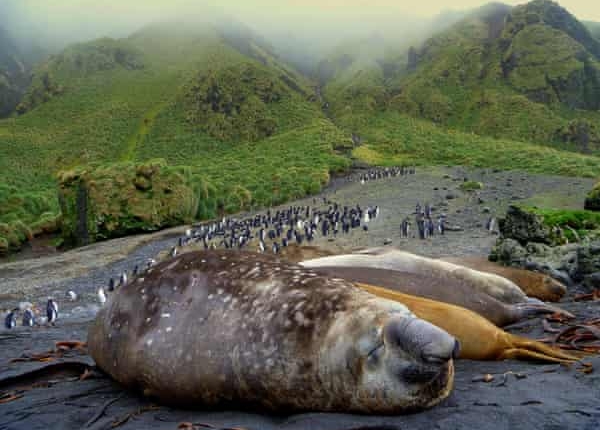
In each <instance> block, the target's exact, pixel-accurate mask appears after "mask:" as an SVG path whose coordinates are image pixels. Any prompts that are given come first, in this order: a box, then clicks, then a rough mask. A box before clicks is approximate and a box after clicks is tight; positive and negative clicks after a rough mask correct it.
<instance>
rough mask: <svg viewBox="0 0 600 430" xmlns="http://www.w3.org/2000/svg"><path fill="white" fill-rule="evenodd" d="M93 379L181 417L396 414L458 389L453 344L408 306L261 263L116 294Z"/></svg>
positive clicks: (151, 280)
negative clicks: (248, 412) (202, 412)
mask: <svg viewBox="0 0 600 430" xmlns="http://www.w3.org/2000/svg"><path fill="white" fill-rule="evenodd" d="M88 346H89V351H90V354H91V355H92V357H93V358H94V360H95V361H96V363H97V364H98V366H99V367H101V368H102V369H103V370H105V371H106V372H107V373H109V374H110V375H111V376H113V377H114V378H115V379H117V380H118V381H120V382H121V383H123V384H124V385H126V386H130V387H132V388H137V389H141V391H143V392H144V393H146V394H147V395H149V396H152V397H156V398H158V399H159V400H161V401H162V402H164V403H170V404H175V405H177V406H192V407H196V406H199V405H203V406H211V405H218V404H224V403H229V404H231V403H235V404H238V405H239V404H242V405H245V406H248V405H256V404H259V405H261V406H263V407H266V408H269V409H274V410H277V411H279V412H281V411H284V410H287V411H302V410H303V411H306V410H312V411H344V412H363V413H402V412H405V411H409V410H415V409H422V408H426V407H430V406H433V405H434V404H436V403H438V402H439V401H440V400H442V399H443V398H445V397H446V396H447V395H448V394H449V392H450V390H451V388H452V382H453V367H452V358H453V357H454V356H456V354H457V352H458V351H457V349H458V348H457V342H456V341H455V339H454V338H453V337H452V336H450V335H449V334H447V333H446V332H444V331H442V330H441V329H439V328H437V327H435V326H433V325H431V324H429V323H426V322H425V321H423V320H420V319H418V318H416V317H415V316H414V315H413V314H412V313H411V312H410V311H409V310H408V309H407V308H406V307H405V306H403V305H401V304H399V303H397V302H394V301H390V300H386V299H382V298H378V297H376V296H374V295H371V294H369V293H367V292H365V291H363V290H362V289H360V288H357V287H356V286H355V285H354V284H352V283H350V282H348V281H344V280H342V279H336V278H331V277H326V276H320V275H318V274H317V273H315V272H313V271H311V270H308V269H303V268H301V267H300V266H297V265H294V264H290V263H286V262H284V261H282V260H278V259H275V258H272V257H270V256H266V255H258V254H249V253H242V252H239V253H238V252H231V251H230V252H228V251H204V252H192V253H187V254H182V255H180V256H177V257H176V258H173V259H171V260H167V261H165V262H163V263H160V264H159V265H157V266H154V267H152V268H151V269H150V270H149V271H148V272H147V273H144V274H140V275H139V277H138V278H136V279H134V280H132V282H131V283H130V284H128V285H127V286H126V287H124V288H122V289H119V290H117V291H116V292H115V293H114V295H113V296H112V297H111V298H110V299H109V300H108V301H107V305H106V306H105V307H104V308H103V309H102V311H101V312H100V313H99V314H98V316H97V318H96V320H95V321H94V323H93V324H92V326H91V328H90V331H89V335H88Z"/></svg>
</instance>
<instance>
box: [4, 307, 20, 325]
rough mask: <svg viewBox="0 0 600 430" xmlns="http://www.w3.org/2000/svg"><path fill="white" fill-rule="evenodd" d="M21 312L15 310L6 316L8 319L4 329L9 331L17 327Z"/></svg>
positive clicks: (5, 320)
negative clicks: (18, 315)
mask: <svg viewBox="0 0 600 430" xmlns="http://www.w3.org/2000/svg"><path fill="white" fill-rule="evenodd" d="M18 311H19V309H18V308H17V309H13V310H12V311H10V312H9V314H8V315H6V318H4V327H5V328H7V329H13V328H15V327H16V326H17V312H18Z"/></svg>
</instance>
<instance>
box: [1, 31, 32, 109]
mask: <svg viewBox="0 0 600 430" xmlns="http://www.w3.org/2000/svg"><path fill="white" fill-rule="evenodd" d="M27 84H28V70H27V66H26V64H25V61H24V59H23V57H22V55H21V53H20V52H19V49H18V48H17V46H16V44H15V42H14V41H13V40H12V38H11V37H10V35H9V34H8V33H7V32H6V31H5V30H4V29H2V27H0V118H2V117H4V116H7V115H8V114H10V113H11V112H12V111H13V110H14V108H15V106H16V105H17V103H18V102H19V100H20V98H21V96H22V95H23V92H24V91H25V88H26V86H27Z"/></svg>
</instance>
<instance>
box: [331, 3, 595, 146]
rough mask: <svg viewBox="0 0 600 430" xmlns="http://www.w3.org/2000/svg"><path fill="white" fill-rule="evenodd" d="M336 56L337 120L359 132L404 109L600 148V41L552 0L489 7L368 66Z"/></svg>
mask: <svg viewBox="0 0 600 430" xmlns="http://www.w3.org/2000/svg"><path fill="white" fill-rule="evenodd" d="M332 59H333V60H332V61H330V62H329V63H325V64H333V65H334V66H335V65H337V69H338V70H340V69H341V70H343V71H344V73H339V72H337V73H335V74H330V75H329V80H328V81H327V83H326V85H325V91H324V92H325V94H326V95H327V99H328V101H330V102H331V112H332V114H333V115H334V117H335V118H336V120H338V121H339V122H340V123H342V124H344V125H346V126H348V127H352V128H353V129H354V131H355V132H357V133H360V126H361V125H364V126H368V125H369V123H370V120H369V117H370V116H372V115H377V114H378V113H381V112H384V111H387V110H394V111H400V112H403V113H405V114H408V115H411V116H414V117H418V118H423V119H427V120H429V121H433V122H435V123H436V124H439V125H442V126H444V127H450V128H454V129H461V130H465V131H473V132H476V133H479V134H484V135H489V136H493V137H496V138H510V139H514V140H528V141H534V142H538V143H542V144H546V145H552V146H555V147H559V148H562V149H568V150H573V151H582V152H598V151H600V114H599V113H598V110H599V109H600V44H599V42H598V41H597V40H596V39H594V38H593V37H592V36H591V34H590V33H589V31H588V30H587V28H586V27H585V26H584V25H583V24H582V23H580V22H579V21H577V19H575V17H573V16H572V15H571V14H569V13H568V12H567V11H566V10H565V9H563V8H561V7H560V6H559V5H558V4H556V3H553V2H551V1H547V0H536V1H533V2H531V3H528V4H526V5H522V6H519V7H515V8H511V7H509V6H506V5H503V4H499V3H492V4H489V5H487V6H484V7H482V8H480V9H478V10H476V11H474V12H472V13H470V14H468V16H467V17H465V18H464V19H462V20H461V21H459V22H458V23H457V24H455V25H453V26H452V27H451V28H450V29H447V30H444V31H442V32H441V33H439V34H437V35H435V36H434V37H432V38H430V39H429V40H427V41H426V42H425V43H423V44H422V45H413V46H412V47H411V48H408V47H407V48H406V50H405V51H404V52H403V54H402V55H399V54H398V50H396V51H395V53H394V54H392V55H391V54H390V51H388V52H386V53H385V55H379V56H376V57H375V58H372V59H371V64H370V65H369V64H366V65H364V64H363V66H362V67H361V68H360V70H359V71H356V70H353V69H355V65H356V64H357V63H356V61H355V59H354V58H353V57H351V56H345V57H340V56H338V57H337V60H336V57H335V56H332ZM349 74H350V77H349ZM357 88H358V89H360V90H362V89H364V92H365V93H368V94H370V95H372V96H374V97H371V99H370V100H366V99H365V98H361V97H359V96H360V91H359V90H357ZM349 90H351V91H349Z"/></svg>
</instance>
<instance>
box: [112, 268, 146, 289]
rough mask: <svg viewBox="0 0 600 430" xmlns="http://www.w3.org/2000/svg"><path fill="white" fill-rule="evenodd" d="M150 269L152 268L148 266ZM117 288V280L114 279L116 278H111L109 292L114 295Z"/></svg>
mask: <svg viewBox="0 0 600 430" xmlns="http://www.w3.org/2000/svg"><path fill="white" fill-rule="evenodd" d="M148 267H150V266H148ZM115 286H116V285H115V279H114V278H110V279H109V280H108V291H109V292H111V293H112V292H113V291H115Z"/></svg>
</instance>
